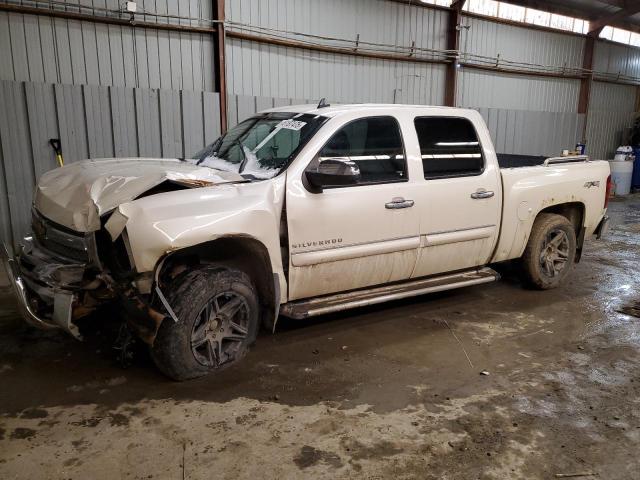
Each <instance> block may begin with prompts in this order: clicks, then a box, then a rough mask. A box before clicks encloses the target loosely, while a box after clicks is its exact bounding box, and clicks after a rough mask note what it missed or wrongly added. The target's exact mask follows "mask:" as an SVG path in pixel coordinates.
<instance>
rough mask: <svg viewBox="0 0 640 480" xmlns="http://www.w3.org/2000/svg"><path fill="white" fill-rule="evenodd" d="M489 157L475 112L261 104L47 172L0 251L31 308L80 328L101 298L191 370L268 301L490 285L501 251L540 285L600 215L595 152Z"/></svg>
mask: <svg viewBox="0 0 640 480" xmlns="http://www.w3.org/2000/svg"><path fill="white" fill-rule="evenodd" d="M500 161H504V162H506V163H507V164H509V166H507V167H505V166H503V168H501V166H500V165H499V158H498V156H497V155H496V152H495V150H494V147H493V144H492V142H491V138H490V136H489V132H488V130H487V127H486V125H485V123H484V122H483V120H482V118H481V117H480V115H479V114H478V112H476V111H473V110H463V109H456V108H443V107H424V106H400V105H337V106H329V105H326V104H324V102H321V104H320V105H318V106H315V105H302V106H289V107H284V108H276V109H272V110H267V111H264V112H261V113H259V114H257V115H255V116H254V117H252V118H250V119H248V120H245V121H244V122H242V123H240V124H239V125H237V126H235V127H233V128H232V129H230V130H229V131H228V132H227V133H226V134H225V135H223V136H222V137H220V138H219V139H218V140H217V141H215V142H214V143H213V144H211V145H209V146H208V147H206V148H205V149H204V150H203V151H201V152H199V153H198V154H196V156H195V158H194V159H188V160H179V159H169V160H167V159H165V160H161V159H144V158H135V159H133V158H132V159H107V160H97V161H82V162H79V163H75V164H71V165H68V166H65V167H62V168H59V169H56V170H53V171H51V172H48V173H46V174H45V175H43V176H42V178H41V179H40V181H39V183H38V185H37V188H36V192H35V195H34V204H33V219H32V234H31V236H30V237H27V238H26V239H25V241H24V245H23V246H22V247H21V249H20V251H19V253H18V254H17V255H15V254H13V252H12V253H8V252H5V255H4V257H5V265H6V267H7V270H8V272H9V273H10V276H11V278H12V279H13V284H14V287H15V291H16V294H17V297H18V299H19V304H20V306H21V309H22V312H23V314H24V317H25V319H26V320H27V321H28V322H29V323H31V324H33V325H36V326H39V327H42V328H62V329H64V330H67V331H68V332H70V333H72V334H73V335H75V336H76V337H80V336H81V332H80V329H79V328H78V325H77V324H76V321H77V320H78V319H79V318H81V317H83V316H86V315H88V314H89V313H90V312H92V311H94V310H96V309H97V308H98V307H100V306H101V305H103V304H105V303H107V302H114V301H117V302H119V303H120V304H121V305H122V307H123V308H124V313H123V315H122V318H120V319H118V320H119V321H122V322H123V323H125V324H126V325H127V326H128V328H129V329H130V330H131V331H133V332H135V334H136V335H137V336H138V337H139V338H141V339H142V340H144V341H145V342H147V343H148V344H149V345H150V349H151V353H152V356H153V358H154V360H155V362H156V364H157V366H158V367H159V368H160V370H162V371H163V372H164V373H165V374H167V375H168V376H169V377H172V378H174V379H178V380H183V379H187V378H193V377H197V376H200V375H203V374H206V373H208V372H211V371H215V370H217V369H219V368H221V367H223V366H226V365H228V364H230V363H232V362H234V361H237V360H238V359H240V358H241V357H242V356H243V355H244V353H245V352H246V351H247V349H248V347H249V346H250V345H251V344H252V343H253V342H254V341H255V339H256V336H257V333H258V329H259V327H260V326H261V325H262V326H266V327H267V328H268V329H273V328H275V323H276V320H277V318H278V316H279V315H285V316H288V317H292V318H306V317H309V316H313V315H319V314H324V313H327V312H334V311H337V310H343V309H347V308H352V307H357V306H362V305H369V304H373V303H378V302H384V301H388V300H393V299H398V298H404V297H409V296H413V295H420V294H424V293H428V292H435V291H440V290H446V289H452V288H458V287H464V286H468V285H474V284H479V283H485V282H491V281H495V280H496V279H498V274H497V273H496V272H495V271H494V270H492V269H491V268H489V267H488V266H487V265H491V264H493V263H497V262H503V261H505V260H511V259H520V265H521V268H522V272H523V275H524V277H525V279H526V280H527V282H528V283H529V284H530V285H532V286H533V287H536V288H541V289H546V288H552V287H556V286H557V285H558V284H559V283H560V282H561V281H562V280H563V279H564V278H565V277H566V275H567V273H568V272H569V270H570V268H571V265H572V263H574V262H576V261H578V260H579V258H580V252H581V250H582V246H583V242H584V239H585V238H586V237H588V236H591V235H593V234H596V235H597V236H600V235H601V234H602V233H603V232H604V230H605V229H606V226H607V217H606V209H607V199H608V196H609V195H608V193H609V188H610V180H609V178H608V177H609V165H608V163H607V162H604V161H589V160H588V158H586V157H566V158H547V159H545V158H543V157H540V158H537V157H526V158H525V157H522V158H517V157H508V156H506V157H502V158H501V159H500ZM514 165H518V167H517V168H516V167H514ZM523 165H524V166H523Z"/></svg>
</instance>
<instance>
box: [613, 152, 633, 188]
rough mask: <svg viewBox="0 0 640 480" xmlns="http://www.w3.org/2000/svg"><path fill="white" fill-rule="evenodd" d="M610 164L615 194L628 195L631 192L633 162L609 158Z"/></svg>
mask: <svg viewBox="0 0 640 480" xmlns="http://www.w3.org/2000/svg"><path fill="white" fill-rule="evenodd" d="M609 165H610V167H611V181H612V182H613V183H614V184H615V190H614V192H615V194H616V195H628V194H629V193H630V192H631V177H632V175H633V162H629V161H625V162H619V161H615V160H609Z"/></svg>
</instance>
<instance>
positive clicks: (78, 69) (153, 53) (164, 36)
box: [0, 0, 214, 91]
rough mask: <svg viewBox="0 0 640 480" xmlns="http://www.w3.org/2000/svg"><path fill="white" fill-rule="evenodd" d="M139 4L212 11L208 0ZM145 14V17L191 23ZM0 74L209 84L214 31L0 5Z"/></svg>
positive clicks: (146, 84) (168, 85) (104, 82)
mask: <svg viewBox="0 0 640 480" xmlns="http://www.w3.org/2000/svg"><path fill="white" fill-rule="evenodd" d="M109 3H113V5H112V6H111V7H109V8H118V7H119V6H118V5H117V2H115V3H114V2H109ZM146 3H149V5H150V6H149V10H150V11H154V12H155V11H158V12H160V11H164V12H167V3H168V4H169V5H170V10H172V13H174V14H178V13H180V14H184V15H190V16H194V17H199V16H203V15H207V16H208V17H207V18H210V15H211V6H210V5H209V4H210V1H209V0H194V1H192V2H189V1H185V0H180V1H179V2H178V1H173V0H164V1H160V0H159V1H158V2H157V3H158V5H157V9H158V10H156V5H155V3H154V2H152V1H148V2H146ZM88 4H89V5H91V2H88ZM201 4H202V5H201ZM204 4H206V5H207V6H206V8H203V6H204ZM95 5H96V6H99V7H102V8H104V5H105V3H104V1H97V0H96V1H95ZM178 7H179V9H180V12H178V11H177V9H178ZM83 13H90V12H88V11H84V12H83ZM97 14H100V12H97ZM146 16H148V17H150V19H148V20H147V21H157V22H162V23H181V24H189V23H192V24H196V23H197V22H196V21H187V20H177V19H163V18H160V17H155V16H153V15H146ZM0 79H1V80H16V81H31V82H45V83H64V84H74V85H84V84H89V85H101V86H127V87H141V88H163V89H172V90H195V91H202V90H206V91H212V90H213V87H214V80H213V79H214V63H213V34H205V33H191V32H173V31H166V30H153V29H147V28H140V27H137V28H136V27H126V26H119V25H106V24H100V23H92V22H84V21H77V20H66V19H62V18H49V17H44V16H37V15H23V14H17V13H7V12H0Z"/></svg>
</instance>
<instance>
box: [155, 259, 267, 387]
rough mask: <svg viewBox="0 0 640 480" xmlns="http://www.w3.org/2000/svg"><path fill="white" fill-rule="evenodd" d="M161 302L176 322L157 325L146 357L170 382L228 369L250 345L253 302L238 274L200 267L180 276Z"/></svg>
mask: <svg viewBox="0 0 640 480" xmlns="http://www.w3.org/2000/svg"><path fill="white" fill-rule="evenodd" d="M167 299H168V301H169V303H170V304H171V306H172V308H173V311H174V313H175V314H176V316H177V317H178V322H174V321H173V320H172V319H166V320H165V321H164V322H162V325H161V326H160V329H159V330H158V335H157V336H156V339H155V342H154V344H153V347H152V348H151V356H152V357H153V360H154V362H155V364H156V365H157V367H158V368H159V369H160V371H162V372H163V373H164V374H165V375H167V376H169V377H171V378H173V379H174V380H188V379H191V378H196V377H200V376H203V375H206V374H207V373H209V372H212V371H215V370H219V369H221V368H223V367H226V366H228V365H231V364H232V363H235V362H236V361H238V360H240V359H241V358H242V357H243V356H244V355H245V354H246V352H247V350H248V348H249V346H250V345H251V344H252V343H253V342H254V341H255V339H256V336H257V332H258V324H259V322H258V319H259V302H258V296H257V294H256V291H255V288H254V286H253V284H252V283H251V280H250V279H249V277H248V276H247V275H246V274H244V273H243V272H240V271H238V270H232V269H222V268H216V267H213V266H206V267H200V268H198V269H195V270H193V271H191V272H189V273H187V274H186V275H184V276H181V277H180V278H179V280H177V281H176V282H175V283H174V284H173V285H172V286H171V287H170V288H169V289H168V291H167Z"/></svg>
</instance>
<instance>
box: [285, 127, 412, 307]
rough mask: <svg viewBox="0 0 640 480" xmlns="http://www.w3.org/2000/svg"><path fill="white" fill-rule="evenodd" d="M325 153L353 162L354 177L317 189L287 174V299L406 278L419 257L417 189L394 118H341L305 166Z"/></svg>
mask: <svg viewBox="0 0 640 480" xmlns="http://www.w3.org/2000/svg"><path fill="white" fill-rule="evenodd" d="M327 159H331V160H332V161H334V162H335V161H336V160H342V161H347V162H353V163H355V164H356V165H357V166H358V168H359V170H360V178H359V180H358V181H357V183H355V184H351V185H342V186H338V185H336V186H331V185H325V186H323V188H322V189H321V191H320V192H318V193H313V192H312V191H311V190H312V189H309V188H305V187H304V186H303V185H304V184H305V181H304V178H300V177H299V176H298V177H297V178H296V177H294V178H290V177H288V178H287V199H286V216H287V223H288V231H289V235H288V241H289V245H288V246H289V300H296V299H301V298H308V297H314V296H318V295H325V294H330V293H335V292H342V291H346V290H354V289H358V288H363V287H368V286H372V285H378V284H384V283H388V282H393V281H398V280H405V279H408V278H410V276H411V273H412V271H413V268H414V266H415V263H416V260H417V255H418V250H419V247H420V231H419V215H418V209H417V208H416V207H415V206H414V204H415V202H414V200H413V199H414V198H415V194H416V193H417V192H416V185H415V184H414V183H412V182H411V181H410V179H409V177H408V166H407V158H406V154H405V149H404V144H403V136H402V133H401V128H400V122H399V120H398V119H397V118H396V117H394V116H388V115H382V116H371V117H364V118H358V119H356V120H352V121H350V122H347V123H346V124H343V125H342V126H340V127H339V128H338V129H337V130H336V131H335V132H334V133H333V135H332V136H331V138H330V139H329V141H328V142H327V143H326V144H325V145H324V146H323V147H322V148H321V149H320V151H319V152H318V155H317V156H316V157H315V158H314V161H312V162H311V163H310V164H309V166H308V167H307V168H313V165H314V164H315V165H316V166H317V162H322V161H324V160H327ZM301 175H302V176H303V177H304V176H305V172H302V173H301Z"/></svg>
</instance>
